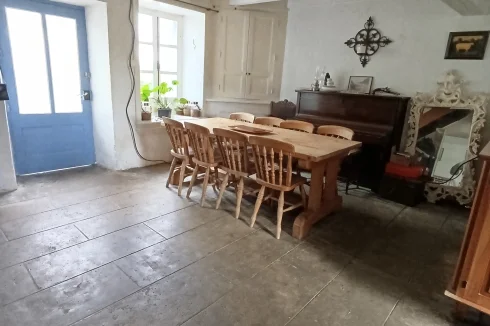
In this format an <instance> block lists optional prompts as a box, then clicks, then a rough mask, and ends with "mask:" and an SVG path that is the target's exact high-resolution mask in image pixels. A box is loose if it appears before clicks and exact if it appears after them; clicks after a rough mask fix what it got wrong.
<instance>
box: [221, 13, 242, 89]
mask: <svg viewBox="0 0 490 326" xmlns="http://www.w3.org/2000/svg"><path fill="white" fill-rule="evenodd" d="M222 24H223V32H224V34H223V40H222V42H223V43H222V49H221V53H220V56H221V59H222V67H223V68H222V69H223V74H222V81H221V91H222V93H223V94H224V95H226V96H229V97H243V96H244V95H245V77H246V72H247V70H246V69H247V61H246V56H247V44H248V30H249V28H248V26H249V15H248V13H247V12H243V11H231V12H227V13H226V14H225V15H223V17H222Z"/></svg>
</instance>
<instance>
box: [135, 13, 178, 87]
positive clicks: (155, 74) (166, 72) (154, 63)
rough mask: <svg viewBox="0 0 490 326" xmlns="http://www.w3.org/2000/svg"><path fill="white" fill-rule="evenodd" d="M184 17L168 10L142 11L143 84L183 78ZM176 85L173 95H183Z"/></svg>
mask: <svg viewBox="0 0 490 326" xmlns="http://www.w3.org/2000/svg"><path fill="white" fill-rule="evenodd" d="M181 26H182V24H181V19H180V17H179V16H172V15H168V14H164V13H154V12H152V13H149V12H142V13H140V14H139V16H138V35H139V60H140V84H141V85H145V84H150V85H151V86H152V87H153V86H155V85H158V84H160V83H162V82H167V83H169V84H170V83H171V82H172V80H178V81H181V69H180V65H181V62H182V61H181V57H182V56H181V54H182V53H181V39H182V38H181V37H180V36H181V35H180V33H181V28H182V27H181ZM180 93H181V90H180V89H179V87H178V86H177V87H173V91H172V92H170V93H168V96H169V97H178V96H180Z"/></svg>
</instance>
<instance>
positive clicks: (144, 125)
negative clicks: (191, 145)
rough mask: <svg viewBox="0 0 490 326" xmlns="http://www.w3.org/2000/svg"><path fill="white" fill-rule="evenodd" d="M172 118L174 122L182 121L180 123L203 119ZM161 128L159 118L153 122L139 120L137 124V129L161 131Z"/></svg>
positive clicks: (181, 116)
mask: <svg viewBox="0 0 490 326" xmlns="http://www.w3.org/2000/svg"><path fill="white" fill-rule="evenodd" d="M171 118H172V119H174V120H177V121H180V122H185V121H192V120H198V119H201V118H197V117H189V116H185V115H177V114H175V115H172V116H171ZM161 127H162V120H161V119H158V118H157V119H156V120H152V121H141V120H139V121H138V122H137V123H136V129H159V128H161Z"/></svg>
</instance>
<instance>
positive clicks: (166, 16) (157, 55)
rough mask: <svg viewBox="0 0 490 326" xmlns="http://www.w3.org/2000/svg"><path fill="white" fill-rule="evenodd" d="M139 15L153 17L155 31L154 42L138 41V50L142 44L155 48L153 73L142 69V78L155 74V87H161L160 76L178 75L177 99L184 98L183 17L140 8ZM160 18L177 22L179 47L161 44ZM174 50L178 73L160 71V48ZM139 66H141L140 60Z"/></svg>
mask: <svg viewBox="0 0 490 326" xmlns="http://www.w3.org/2000/svg"><path fill="white" fill-rule="evenodd" d="M138 14H143V15H148V16H151V17H152V20H153V21H152V29H153V40H152V42H151V43H150V42H144V41H140V40H139V39H138V48H139V45H140V44H146V45H151V46H153V71H150V70H142V69H141V68H140V76H139V78H141V74H142V73H147V74H153V85H154V86H156V85H159V83H160V82H161V81H160V75H161V74H169V75H177V80H178V81H179V86H178V87H177V97H179V98H180V97H182V83H183V81H182V76H183V71H182V69H183V58H184V55H183V53H182V51H183V16H179V15H174V14H169V13H166V12H163V11H158V10H149V9H146V8H139V10H138ZM158 18H164V19H168V20H172V21H175V22H177V45H165V44H163V45H162V44H160V37H159V36H160V35H159V28H158ZM161 47H166V48H172V49H177V72H174V71H161V70H160V62H159V61H160V48H161ZM138 65H140V63H139V60H138Z"/></svg>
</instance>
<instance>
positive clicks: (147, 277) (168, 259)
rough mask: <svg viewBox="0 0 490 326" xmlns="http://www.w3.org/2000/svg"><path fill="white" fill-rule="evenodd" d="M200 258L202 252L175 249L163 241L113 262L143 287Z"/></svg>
mask: <svg viewBox="0 0 490 326" xmlns="http://www.w3.org/2000/svg"><path fill="white" fill-rule="evenodd" d="M200 258H202V254H199V253H197V252H195V251H192V250H181V249H180V248H179V250H176V249H175V248H173V247H172V246H171V245H170V243H169V241H164V242H161V243H157V244H156V245H153V246H151V247H149V248H146V249H143V250H141V251H138V252H136V253H134V254H132V255H129V256H127V257H124V258H121V259H119V260H117V261H115V264H116V265H117V266H119V268H121V270H123V271H124V273H126V275H128V276H129V277H130V278H131V280H133V281H134V282H135V283H136V284H138V285H139V286H141V287H143V286H146V285H148V284H151V283H153V282H155V281H158V280H160V279H162V278H164V277H165V276H167V275H169V274H172V273H173V272H175V271H177V270H179V269H182V268H184V267H186V266H187V265H190V264H192V263H194V262H195V261H197V260H199V259H200Z"/></svg>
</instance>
